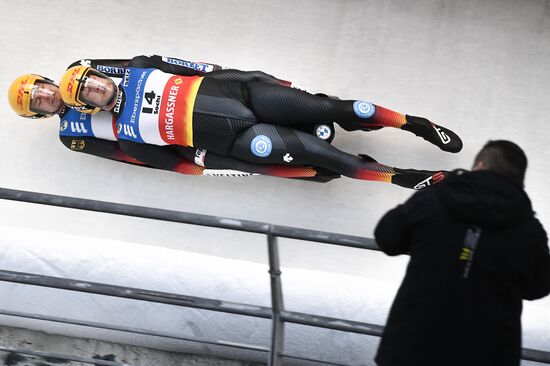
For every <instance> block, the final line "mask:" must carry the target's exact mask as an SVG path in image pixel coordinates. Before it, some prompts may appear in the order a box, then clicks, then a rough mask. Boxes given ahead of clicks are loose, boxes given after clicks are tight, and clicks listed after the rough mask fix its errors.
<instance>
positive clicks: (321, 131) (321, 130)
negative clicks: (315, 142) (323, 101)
mask: <svg viewBox="0 0 550 366" xmlns="http://www.w3.org/2000/svg"><path fill="white" fill-rule="evenodd" d="M315 135H316V136H317V137H319V138H320V139H321V140H328V139H329V138H330V136H331V135H332V131H331V130H330V127H329V126H327V125H318V126H317V127H316V128H315Z"/></svg>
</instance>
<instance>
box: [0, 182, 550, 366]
mask: <svg viewBox="0 0 550 366" xmlns="http://www.w3.org/2000/svg"><path fill="white" fill-rule="evenodd" d="M0 199H6V200H14V201H21V202H28V203H36V204H44V205H50V206H57V207H65V208H73V209H80V210H88V211H96V212H102V213H110V214H117V215H125V216H132V217H140V218H147V219H154V220H162V221H170V222H179V223H185V224H192V225H200V226H208V227H215V228H220V229H229V230H237V231H244V232H251V233H260V234H265V235H266V236H267V245H268V258H269V275H270V279H271V301H272V306H271V308H269V307H263V306H256V305H250V304H241V303H231V302H226V301H223V300H218V299H208V298H201V297H193V296H186V295H181V294H173V293H166V292H159V291H153V290H148V289H139V288H130V287H124V286H116V285H112V284H104V283H95V282H88V281H81V280H78V279H67V278H59V277H51V276H44V275H38V274H31V273H21V272H14V271H5V270H0V281H6V282H14V283H20V284H27V285H34V286H43V287H50V288H57V289H63V290H70V291H78V292H86V293H91V294H98V295H104V296H112V297H119V298H127V299H134V300H141V301H148V302H155V303H162V304H170V305H176V306H183V307H190V308H197V309H204V310H210V311H218V312H224V313H231V314H238V315H243V316H252V317H257V318H264V319H271V321H272V337H271V345H270V348H266V347H262V346H257V345H248V344H240V343H234V342H228V341H213V340H208V339H201V338H191V337H182V336H180V335H177V334H170V333H165V332H153V331H150V330H144V329H137V328H128V327H120V326H114V325H106V324H101V323H94V322H87V321H83V320H74V319H66V318H59V317H51V316H44V315H37V314H28V313H21V312H13V311H3V310H0V315H7V316H15V317H23V318H30V319H38V320H45V321H51V322H58V323H65V324H73V325H79V326H85V327H93V328H98V329H108V330H115V331H121V332H129V333H134V334H142V335H149V336H156V337H163V338H170V339H176V340H184V341H190V342H199V343H204V344H212V345H217V346H225V347H233V348H239V349H244V350H251V351H259V352H264V353H268V361H267V363H268V365H269V366H280V365H282V364H283V359H284V358H287V359H293V360H303V361H311V362H315V363H318V364H327V365H338V366H346V365H343V364H341V363H337V362H333V361H327V360H318V359H313V358H306V357H300V356H297V355H292V354H287V353H285V352H284V350H283V343H284V326H285V323H295V324H302V325H309V326H314V327H320V328H325V329H332V330H339V331H345V332H353V333H358V334H365V335H371V336H381V334H382V330H383V326H380V325H375V324H368V323H362V322H356V321H350V320H345V319H337V318H330V317H325V316H318V315H312V314H306V313H299V312H291V311H286V310H285V309H284V306H283V291H282V284H281V277H280V276H281V270H280V263H279V251H278V245H277V237H284V238H291V239H299V240H305V241H309V242H318V243H326V244H333V245H340V246H346V247H352V248H361V249H369V250H379V248H378V247H377V245H376V243H375V241H374V239H370V238H363V237H357V236H351V235H343V234H336V233H329V232H322V231H316V230H307V229H301V228H294V227H289V226H281V225H271V224H266V223H262V222H256V221H248V220H237V219H230V218H225V217H217V216H208V215H199V214H192V213H187V212H179V211H171V210H163V209H157V208H150V207H142V206H133V205H126V204H120V203H113V202H103V201H96V200H87V199H81V198H74V197H65V196H57V195H50V194H43V193H35V192H27V191H19V190H12V189H6V188H0ZM0 351H2V349H0ZM26 352H27V353H28V352H32V351H26ZM21 353H25V352H21ZM42 354H44V352H42ZM53 356H55V357H54V358H58V359H59V358H60V355H58V354H55V355H53ZM53 356H52V357H53ZM66 359H67V360H70V359H71V358H70V356H68V358H66ZM522 359H524V360H529V361H535V362H541V363H547V364H550V352H545V351H540V350H533V349H527V348H524V349H522Z"/></svg>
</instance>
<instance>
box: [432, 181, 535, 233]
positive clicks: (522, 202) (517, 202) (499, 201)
mask: <svg viewBox="0 0 550 366" xmlns="http://www.w3.org/2000/svg"><path fill="white" fill-rule="evenodd" d="M436 191H437V194H438V195H439V197H440V198H441V201H442V202H443V204H444V205H445V207H446V208H447V209H448V210H449V211H450V212H451V213H452V214H453V215H455V216H457V217H458V218H459V219H460V220H461V221H464V222H467V223H471V224H473V225H477V226H481V227H498V226H503V225H507V224H509V223H512V222H520V221H524V220H527V219H529V218H530V217H533V210H532V207H531V201H530V200H529V197H527V194H526V193H525V191H524V190H523V188H521V187H520V186H518V185H517V184H515V183H513V182H512V181H510V180H509V179H507V178H506V177H505V176H503V175H501V174H498V173H495V172H492V171H488V170H477V171H472V172H468V171H463V170H462V171H455V172H453V174H451V176H450V177H449V178H448V179H447V181H446V182H443V183H442V184H440V185H439V187H438V188H437V189H436Z"/></svg>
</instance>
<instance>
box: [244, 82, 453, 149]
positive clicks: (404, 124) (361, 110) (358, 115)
mask: <svg viewBox="0 0 550 366" xmlns="http://www.w3.org/2000/svg"><path fill="white" fill-rule="evenodd" d="M245 85H246V91H247V100H248V103H249V104H250V108H251V109H252V110H253V112H254V114H255V115H256V116H257V118H258V119H259V120H260V121H261V122H263V123H270V124H275V125H297V124H304V123H307V124H314V123H326V122H337V123H338V124H340V125H341V126H342V127H343V128H344V129H346V130H354V129H366V130H368V129H371V128H372V127H394V128H399V129H402V130H406V131H410V132H412V133H414V134H415V135H417V136H420V137H422V138H424V139H425V140H426V141H429V142H431V143H432V144H434V145H436V146H438V147H439V148H440V149H442V150H444V151H449V152H458V151H460V150H461V149H462V141H461V140H460V138H459V137H458V136H457V135H456V134H455V133H454V132H452V131H451V130H449V129H447V128H445V127H441V126H438V125H436V124H434V123H432V122H430V121H428V120H427V119H425V118H422V117H414V116H409V115H404V114H401V113H397V112H394V111H391V110H389V109H386V108H384V107H381V106H378V105H374V104H372V103H368V102H364V101H359V100H355V101H354V100H336V99H331V98H323V97H320V96H316V95H312V94H310V93H307V92H304V91H301V90H297V89H292V88H287V87H284V86H280V85H275V84H268V83H263V82H249V83H246V84H245Z"/></svg>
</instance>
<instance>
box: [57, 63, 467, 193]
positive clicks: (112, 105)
mask: <svg viewBox="0 0 550 366" xmlns="http://www.w3.org/2000/svg"><path fill="white" fill-rule="evenodd" d="M60 91H61V96H62V98H63V99H64V101H65V102H66V103H68V104H69V105H73V106H75V107H77V108H82V109H84V110H95V109H98V108H99V109H102V110H107V111H110V112H112V113H113V115H114V117H115V119H116V121H117V131H118V133H119V145H120V147H121V148H122V150H124V151H125V152H126V153H128V155H130V156H133V157H134V158H136V159H139V160H141V161H144V162H146V163H147V164H149V165H152V166H155V167H159V168H164V167H165V166H166V165H171V164H172V161H171V158H170V156H168V154H167V153H166V151H167V150H166V149H165V148H164V147H165V146H179V147H189V146H192V147H196V148H198V149H206V150H207V151H209V152H213V153H215V154H218V155H221V156H227V157H231V158H234V159H237V160H239V161H243V162H247V163H253V164H282V166H283V167H284V166H286V167H290V166H310V167H314V168H320V169H324V170H327V171H330V172H333V173H334V174H336V175H344V176H348V177H351V178H356V179H364V180H374V181H383V182H388V183H393V184H397V185H400V186H404V187H408V188H415V189H421V188H424V187H427V186H430V185H432V184H435V183H437V182H439V181H441V180H442V179H444V178H445V176H446V172H445V171H425V170H413V169H400V168H393V167H390V166H386V165H382V164H379V163H377V162H376V161H375V160H374V159H372V158H370V157H368V156H366V155H360V156H357V155H352V154H348V153H345V152H343V151H341V150H339V149H337V148H335V147H333V146H332V145H330V143H329V142H328V141H324V139H323V138H325V137H329V136H330V135H331V134H333V130H332V129H330V128H329V127H327V126H326V125H328V124H331V123H332V121H335V122H336V123H338V124H340V125H341V126H342V127H343V128H344V129H347V130H356V129H360V130H363V129H365V130H370V129H373V128H379V127H394V128H399V129H403V130H406V131H410V132H413V133H414V134H416V135H417V136H420V137H422V138H424V139H426V140H427V141H429V142H431V143H433V144H434V145H436V146H438V147H439V148H441V149H442V150H444V151H448V152H458V151H460V150H461V148H462V141H461V140H460V138H459V137H458V136H457V135H456V134H455V133H454V132H452V131H450V130H449V129H446V128H445V127H442V126H439V125H436V124H434V123H432V122H430V121H428V120H427V119H425V118H421V117H414V116H409V115H404V114H400V113H397V112H393V111H391V110H388V109H386V108H384V107H381V106H377V105H374V104H372V103H369V102H366V101H360V100H337V99H333V98H323V97H321V96H318V95H313V94H310V93H307V92H305V91H301V90H297V89H293V88H289V87H287V86H286V85H283V83H281V81H280V80H279V79H276V78H274V77H272V76H270V75H267V74H265V73H261V72H244V71H239V70H218V71H213V72H210V73H207V74H203V75H197V74H174V73H170V72H166V71H165V70H163V68H162V65H159V64H157V63H155V62H154V61H153V60H151V59H148V58H144V57H142V56H138V57H135V58H133V59H132V60H131V61H130V63H129V64H128V67H127V68H126V72H125V75H124V77H123V79H122V81H121V82H120V83H119V84H118V85H115V84H113V82H112V81H111V80H109V78H107V77H106V76H102V75H100V74H98V73H97V71H95V70H92V69H90V68H87V67H74V68H71V69H69V70H68V71H67V72H66V73H65V74H64V75H63V77H62V79H61V82H60ZM319 124H325V126H324V127H323V126H321V128H320V129H317V130H315V134H316V135H317V136H315V134H312V133H306V132H304V130H307V129H308V128H310V127H312V126H313V127H319V126H318V125H319Z"/></svg>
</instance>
